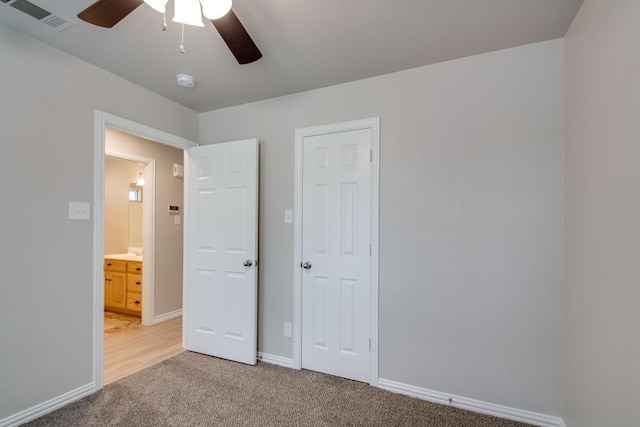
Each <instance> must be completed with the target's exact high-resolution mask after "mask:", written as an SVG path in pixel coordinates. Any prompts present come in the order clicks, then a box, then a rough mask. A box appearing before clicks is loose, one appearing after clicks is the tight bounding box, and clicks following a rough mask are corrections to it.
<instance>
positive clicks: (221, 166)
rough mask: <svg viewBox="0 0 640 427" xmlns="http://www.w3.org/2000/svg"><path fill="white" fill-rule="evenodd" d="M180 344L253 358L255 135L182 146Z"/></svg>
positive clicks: (231, 356)
mask: <svg viewBox="0 0 640 427" xmlns="http://www.w3.org/2000/svg"><path fill="white" fill-rule="evenodd" d="M187 156H188V163H187V168H186V173H185V180H187V185H186V187H187V191H186V195H187V197H186V201H185V209H186V212H185V214H186V215H185V217H186V222H185V227H186V228H187V230H186V235H187V239H186V247H185V265H184V270H185V285H184V311H185V313H184V317H183V322H184V325H183V326H184V327H183V329H184V333H183V340H184V347H185V348H186V349H187V350H191V351H195V352H199V353H204V354H209V355H212V356H217V357H222V358H225V359H230V360H235V361H238V362H242V363H248V364H252V365H254V364H255V363H256V352H257V277H258V274H257V256H258V252H257V250H258V245H257V242H258V240H257V239H258V233H257V230H258V208H257V206H258V205H257V200H258V141H257V140H255V139H251V140H245V141H236V142H229V143H222V144H212V145H204V146H199V147H193V148H190V149H189V150H188V153H187Z"/></svg>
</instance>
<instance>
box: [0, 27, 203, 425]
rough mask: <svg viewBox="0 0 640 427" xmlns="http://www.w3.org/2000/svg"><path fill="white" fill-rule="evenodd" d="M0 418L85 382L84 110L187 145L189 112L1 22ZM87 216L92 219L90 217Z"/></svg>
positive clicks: (89, 298) (89, 154)
mask: <svg viewBox="0 0 640 427" xmlns="http://www.w3.org/2000/svg"><path fill="white" fill-rule="evenodd" d="M0 58H2V67H0V68H1V69H0V94H2V95H1V96H0V121H1V125H0V159H2V162H3V166H2V168H0V194H2V197H3V202H2V203H0V272H1V274H2V276H1V277H2V278H1V279H0V281H1V284H0V287H1V290H2V295H1V296H0V420H2V419H4V418H6V417H8V416H10V415H12V414H16V413H18V412H19V411H22V410H24V409H27V408H30V407H32V406H34V405H37V404H40V403H42V402H45V401H47V400H49V399H52V398H54V397H57V396H60V395H62V394H64V393H67V392H69V391H71V390H74V389H76V388H78V387H81V386H84V385H86V384H89V383H91V382H92V376H93V372H92V364H93V354H92V351H93V348H92V347H93V326H92V323H93V222H92V221H70V220H68V219H67V218H68V209H69V207H68V206H69V201H80V202H91V203H92V202H93V198H94V189H93V185H94V167H93V165H94V111H95V110H96V109H100V110H102V111H106V112H108V113H112V114H115V115H118V116H121V117H126V118H127V119H130V120H133V121H136V122H138V123H142V124H145V125H147V126H151V127H154V128H157V129H161V130H163V131H166V132H169V133H172V134H175V135H179V136H182V137H184V138H189V139H193V140H197V137H198V115H197V114H196V113H195V112H194V111H192V110H189V109H187V108H184V107H182V106H180V105H178V104H176V103H173V102H170V101H168V100H167V99H166V98H163V97H161V96H159V95H156V94H154V93H152V92H149V91H148V90H146V89H143V88H141V87H139V86H136V85H133V84H131V83H129V82H127V81H125V80H123V79H121V78H119V77H116V76H114V75H112V74H109V73H107V72H106V71H103V70H100V69H97V68H96V67H94V66H91V65H89V64H87V63H85V62H83V61H80V60H78V59H76V58H74V57H72V56H70V55H68V54H66V53H63V52H61V51H59V50H56V49H53V48H51V47H49V46H46V45H44V44H42V43H40V42H37V41H34V40H33V39H31V38H28V37H26V36H24V35H21V34H19V33H17V32H15V31H13V30H11V29H9V28H7V27H5V26H2V25H0ZM92 218H93V212H92Z"/></svg>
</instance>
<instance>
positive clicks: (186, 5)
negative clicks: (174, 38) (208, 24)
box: [173, 0, 204, 27]
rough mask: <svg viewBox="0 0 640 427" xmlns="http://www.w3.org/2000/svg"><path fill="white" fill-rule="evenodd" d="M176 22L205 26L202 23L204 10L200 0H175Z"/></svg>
mask: <svg viewBox="0 0 640 427" xmlns="http://www.w3.org/2000/svg"><path fill="white" fill-rule="evenodd" d="M175 12H176V14H175V16H174V17H173V21H174V22H179V23H180V24H186V25H193V26H195V27H204V24H203V23H202V12H201V9H200V2H199V1H198V0H175Z"/></svg>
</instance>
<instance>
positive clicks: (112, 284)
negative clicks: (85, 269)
mask: <svg viewBox="0 0 640 427" xmlns="http://www.w3.org/2000/svg"><path fill="white" fill-rule="evenodd" d="M104 276H105V287H104V289H105V296H104V304H105V305H106V306H110V307H117V308H126V307H127V273H116V272H105V275H104Z"/></svg>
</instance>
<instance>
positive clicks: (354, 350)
mask: <svg viewBox="0 0 640 427" xmlns="http://www.w3.org/2000/svg"><path fill="white" fill-rule="evenodd" d="M370 141H371V129H358V130H350V131H344V132H333V133H327V134H321V135H312V136H306V137H304V138H303V141H302V150H303V165H302V168H303V172H302V265H301V268H302V269H301V271H302V355H301V359H302V360H301V364H302V368H305V369H311V370H314V371H319V372H324V373H328V374H332V375H338V376H341V377H345V378H350V379H354V380H358V381H365V382H368V381H369V380H370V377H369V373H370V341H369V340H370V337H371V334H370V262H371V260H370V255H371V246H370V245H371V163H370V153H371V151H370V149H371V146H370Z"/></svg>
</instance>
